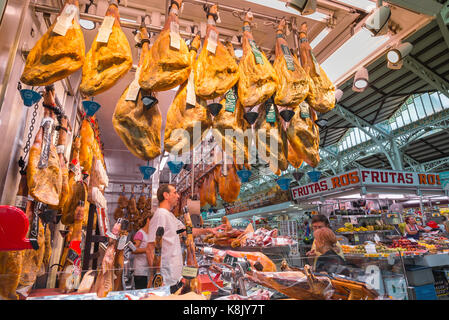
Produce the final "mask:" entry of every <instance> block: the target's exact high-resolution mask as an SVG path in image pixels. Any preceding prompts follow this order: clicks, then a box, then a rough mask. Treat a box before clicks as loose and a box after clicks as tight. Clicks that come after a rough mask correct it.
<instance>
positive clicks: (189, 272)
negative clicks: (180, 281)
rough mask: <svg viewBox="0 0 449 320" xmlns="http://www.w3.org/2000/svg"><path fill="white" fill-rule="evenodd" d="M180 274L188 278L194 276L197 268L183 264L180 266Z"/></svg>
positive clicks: (196, 273)
mask: <svg viewBox="0 0 449 320" xmlns="http://www.w3.org/2000/svg"><path fill="white" fill-rule="evenodd" d="M182 276H183V277H184V278H188V279H189V278H190V279H193V278H196V277H197V276H198V268H194V267H187V266H184V267H182Z"/></svg>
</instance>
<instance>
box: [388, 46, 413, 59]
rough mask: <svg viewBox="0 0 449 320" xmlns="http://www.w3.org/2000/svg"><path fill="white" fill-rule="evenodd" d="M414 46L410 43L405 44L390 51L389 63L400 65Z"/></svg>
mask: <svg viewBox="0 0 449 320" xmlns="http://www.w3.org/2000/svg"><path fill="white" fill-rule="evenodd" d="M412 50H413V45H412V44H411V43H410V42H404V43H401V44H400V45H398V46H396V47H394V48H392V49H390V50H388V52H387V61H388V62H390V63H393V64H397V63H399V62H400V61H401V60H402V59H404V58H405V57H406V56H408V55H409V54H410V52H411V51H412Z"/></svg>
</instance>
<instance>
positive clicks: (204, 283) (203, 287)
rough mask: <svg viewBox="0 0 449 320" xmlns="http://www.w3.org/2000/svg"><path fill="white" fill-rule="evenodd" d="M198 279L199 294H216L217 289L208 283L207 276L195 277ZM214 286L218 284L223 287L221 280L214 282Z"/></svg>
mask: <svg viewBox="0 0 449 320" xmlns="http://www.w3.org/2000/svg"><path fill="white" fill-rule="evenodd" d="M197 279H198V289H199V292H203V291H210V292H216V291H218V289H217V287H216V286H215V285H214V284H213V283H212V282H211V281H210V279H209V277H208V276H207V274H200V275H198V277H197ZM214 281H215V283H216V284H218V285H219V286H220V287H223V280H220V279H218V280H214Z"/></svg>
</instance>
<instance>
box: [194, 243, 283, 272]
mask: <svg viewBox="0 0 449 320" xmlns="http://www.w3.org/2000/svg"><path fill="white" fill-rule="evenodd" d="M200 252H201V254H204V255H209V256H213V261H215V262H219V263H223V262H224V259H225V257H226V256H227V255H229V256H231V257H235V258H246V259H247V260H248V262H249V263H250V264H251V266H252V267H254V265H255V264H256V263H260V264H261V265H262V267H263V269H262V270H263V271H264V272H273V273H275V272H276V265H275V264H274V262H273V261H271V259H270V258H268V257H267V256H266V255H264V254H263V253H261V252H249V251H234V250H219V249H215V248H211V247H204V248H201V249H200Z"/></svg>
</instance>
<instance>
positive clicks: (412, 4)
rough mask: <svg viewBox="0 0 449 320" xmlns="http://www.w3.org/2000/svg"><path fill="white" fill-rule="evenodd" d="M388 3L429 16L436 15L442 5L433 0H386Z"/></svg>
mask: <svg viewBox="0 0 449 320" xmlns="http://www.w3.org/2000/svg"><path fill="white" fill-rule="evenodd" d="M386 1H387V2H388V3H391V4H394V5H397V6H399V7H402V8H406V9H409V10H411V11H415V12H419V13H424V14H427V15H429V16H435V15H437V14H438V13H439V12H440V11H441V9H442V7H443V5H442V4H441V3H438V2H437V1H435V0H425V1H423V0H386Z"/></svg>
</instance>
